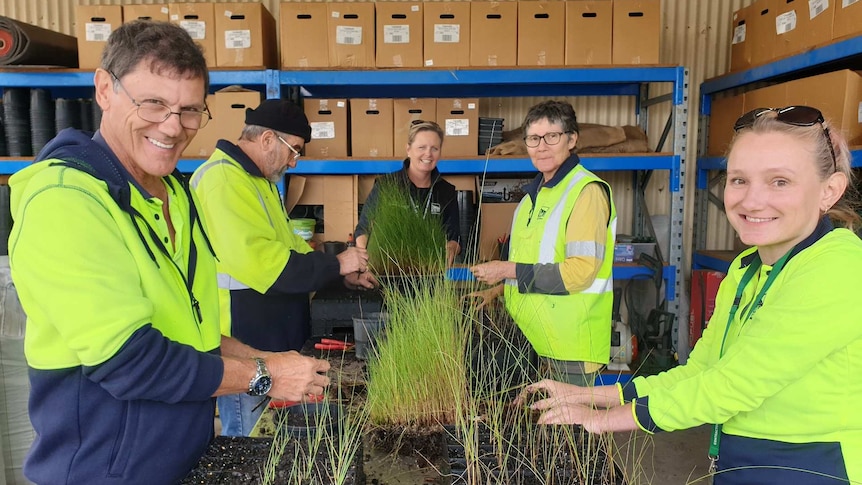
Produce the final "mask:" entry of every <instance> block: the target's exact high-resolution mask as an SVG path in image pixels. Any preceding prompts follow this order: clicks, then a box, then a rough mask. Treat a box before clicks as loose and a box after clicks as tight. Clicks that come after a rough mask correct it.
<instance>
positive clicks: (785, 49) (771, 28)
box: [730, 0, 862, 71]
mask: <svg viewBox="0 0 862 485" xmlns="http://www.w3.org/2000/svg"><path fill="white" fill-rule="evenodd" d="M732 29H733V31H732V32H731V50H730V70H731V71H739V70H744V69H748V68H750V67H753V66H758V65H761V64H764V63H767V62H770V61H773V60H776V59H781V58H783V57H787V56H790V55H794V54H798V53H800V52H803V51H805V50H808V49H812V48H814V47H820V46H823V45H825V44H828V43H830V42H833V41H835V40H839V39H845V38H848V37H852V36H856V35H859V34H862V1H859V0H838V1H831V2H830V1H829V0H755V2H754V3H752V4H751V5H750V6H748V7H745V8H742V9H739V10H737V11H736V12H734V13H733V23H732Z"/></svg>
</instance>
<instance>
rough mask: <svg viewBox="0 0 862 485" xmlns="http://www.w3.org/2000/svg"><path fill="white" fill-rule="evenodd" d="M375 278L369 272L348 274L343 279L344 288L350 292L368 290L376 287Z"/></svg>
mask: <svg viewBox="0 0 862 485" xmlns="http://www.w3.org/2000/svg"><path fill="white" fill-rule="evenodd" d="M377 284H378V283H377V278H375V277H374V276H373V275H372V274H371V272H370V271H366V272H364V273H350V274H348V275H346V276H345V277H344V286H346V287H348V288H349V289H351V290H362V289H365V290H370V289H372V288H374V287H376V286H377Z"/></svg>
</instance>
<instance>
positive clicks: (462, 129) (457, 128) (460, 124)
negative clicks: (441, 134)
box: [446, 118, 470, 136]
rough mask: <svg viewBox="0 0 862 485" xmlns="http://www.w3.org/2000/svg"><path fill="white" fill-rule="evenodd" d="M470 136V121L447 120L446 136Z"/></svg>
mask: <svg viewBox="0 0 862 485" xmlns="http://www.w3.org/2000/svg"><path fill="white" fill-rule="evenodd" d="M469 135H470V120H467V119H460V118H454V119H449V118H447V119H446V136H469Z"/></svg>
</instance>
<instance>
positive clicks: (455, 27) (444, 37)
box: [434, 24, 461, 44]
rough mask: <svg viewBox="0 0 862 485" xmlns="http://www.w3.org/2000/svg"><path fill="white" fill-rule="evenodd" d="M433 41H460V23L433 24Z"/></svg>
mask: <svg viewBox="0 0 862 485" xmlns="http://www.w3.org/2000/svg"><path fill="white" fill-rule="evenodd" d="M434 42H435V43H437V44H457V43H458V42H461V25H460V24H434Z"/></svg>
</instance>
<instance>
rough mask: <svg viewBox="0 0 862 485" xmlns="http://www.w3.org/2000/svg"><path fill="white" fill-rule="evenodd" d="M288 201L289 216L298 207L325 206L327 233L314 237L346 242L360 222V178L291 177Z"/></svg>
mask: <svg viewBox="0 0 862 485" xmlns="http://www.w3.org/2000/svg"><path fill="white" fill-rule="evenodd" d="M299 163H302V162H299ZM284 200H285V209H286V210H287V212H288V213H290V211H291V210H293V208H294V207H295V206H297V205H321V206H323V233H315V234H314V237H313V239H314V240H316V241H318V242H322V241H346V240H347V236H348V235H349V234H351V233H353V230H354V229H355V228H356V223H357V222H359V214H358V212H357V210H356V207H357V201H356V175H311V176H307V177H303V176H300V175H290V176H289V178H288V181H287V193H286V195H285V198H284Z"/></svg>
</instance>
